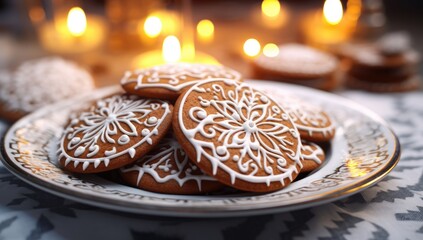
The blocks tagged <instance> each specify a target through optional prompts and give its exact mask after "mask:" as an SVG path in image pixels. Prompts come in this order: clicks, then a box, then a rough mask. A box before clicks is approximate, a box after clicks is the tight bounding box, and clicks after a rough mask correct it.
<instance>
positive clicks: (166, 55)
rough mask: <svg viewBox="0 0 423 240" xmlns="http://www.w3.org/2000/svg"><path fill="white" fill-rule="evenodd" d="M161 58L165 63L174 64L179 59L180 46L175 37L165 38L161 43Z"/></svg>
mask: <svg viewBox="0 0 423 240" xmlns="http://www.w3.org/2000/svg"><path fill="white" fill-rule="evenodd" d="M162 56H163V59H164V60H165V62H166V63H174V62H177V61H179V60H180V59H181V44H180V43H179V40H178V38H177V37H175V36H167V37H166V38H165V40H164V41H163V49H162Z"/></svg>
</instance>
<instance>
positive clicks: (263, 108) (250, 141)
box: [184, 83, 301, 184]
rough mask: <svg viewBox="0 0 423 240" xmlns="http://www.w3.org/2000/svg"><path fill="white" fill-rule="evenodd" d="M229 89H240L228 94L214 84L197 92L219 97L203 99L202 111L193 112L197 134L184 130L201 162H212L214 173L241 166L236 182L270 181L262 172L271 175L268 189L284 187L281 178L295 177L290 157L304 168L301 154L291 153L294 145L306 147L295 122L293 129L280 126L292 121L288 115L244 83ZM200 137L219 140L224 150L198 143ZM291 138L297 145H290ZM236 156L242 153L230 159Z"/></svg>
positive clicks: (194, 108) (234, 174)
mask: <svg viewBox="0 0 423 240" xmlns="http://www.w3.org/2000/svg"><path fill="white" fill-rule="evenodd" d="M229 84H234V85H235V86H236V87H235V90H229V91H227V93H226V92H225V89H224V88H223V87H222V86H220V85H218V84H212V89H207V88H202V87H196V88H195V91H197V92H210V91H212V92H213V94H214V97H213V99H210V100H208V99H204V98H203V97H201V96H200V97H199V101H200V105H201V107H193V108H191V109H190V110H189V118H190V119H191V120H192V121H194V122H195V123H196V124H197V126H196V127H195V128H192V129H186V128H185V127H184V128H185V132H186V133H187V135H188V138H189V139H190V141H191V143H193V146H194V147H195V149H196V152H197V161H199V160H200V157H198V156H205V157H206V158H207V159H208V160H210V162H211V163H212V166H213V174H216V172H217V168H218V167H219V166H220V167H221V168H222V169H226V168H225V166H223V165H224V164H225V162H227V161H234V162H236V164H237V168H238V169H239V170H240V171H239V172H240V173H236V172H235V173H233V172H230V175H231V181H232V183H234V182H235V178H236V177H238V178H241V179H242V178H243V177H244V176H256V177H265V176H258V175H257V173H258V171H259V170H260V169H262V170H264V172H265V173H266V174H267V175H268V176H271V177H266V178H265V179H266V180H264V181H265V182H266V183H267V184H270V182H271V181H281V182H283V180H284V179H283V177H281V174H282V175H284V174H286V176H288V177H290V176H291V175H292V172H293V171H296V170H294V169H293V166H290V165H289V164H288V161H287V158H289V159H291V160H293V161H294V162H296V163H297V164H299V165H301V163H300V160H299V150H298V149H296V151H295V150H292V147H293V146H294V145H295V144H297V145H298V146H300V145H301V144H300V143H299V136H298V133H297V131H296V129H295V127H294V126H293V124H292V122H291V127H288V126H286V125H284V124H281V123H283V122H288V121H289V122H290V120H289V116H288V115H287V114H286V113H285V112H283V111H282V110H281V109H280V108H279V107H278V106H277V105H274V104H272V101H271V100H270V99H269V98H267V97H266V96H265V95H263V94H261V93H260V92H257V91H254V90H252V89H251V88H250V87H247V86H246V85H244V84H238V83H229ZM205 108H207V110H208V111H206V110H205ZM198 134H199V135H200V136H201V137H204V138H209V139H211V138H215V137H216V136H218V144H219V146H217V147H215V146H216V143H212V142H207V141H202V140H200V139H197V138H196V136H198ZM289 136H291V137H292V138H291V139H295V140H294V141H291V140H290V139H289ZM295 142H296V143H295ZM210 151H211V153H210ZM234 151H236V152H237V154H231V153H233V152H234ZM274 166H276V169H277V170H278V171H275V169H274ZM294 167H295V166H294Z"/></svg>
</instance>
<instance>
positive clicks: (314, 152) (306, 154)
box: [301, 141, 326, 172]
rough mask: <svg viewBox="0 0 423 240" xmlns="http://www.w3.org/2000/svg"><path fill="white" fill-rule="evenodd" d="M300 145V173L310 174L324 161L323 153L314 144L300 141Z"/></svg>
mask: <svg viewBox="0 0 423 240" xmlns="http://www.w3.org/2000/svg"><path fill="white" fill-rule="evenodd" d="M301 143H302V146H301V158H302V160H303V168H302V169H301V172H311V171H313V170H315V169H316V168H318V167H319V166H320V165H321V164H322V163H323V162H324V161H325V159H326V156H325V152H324V151H323V149H322V148H321V147H320V146H319V145H317V144H315V143H312V142H308V141H302V142H301Z"/></svg>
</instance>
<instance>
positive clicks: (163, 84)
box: [121, 63, 242, 100]
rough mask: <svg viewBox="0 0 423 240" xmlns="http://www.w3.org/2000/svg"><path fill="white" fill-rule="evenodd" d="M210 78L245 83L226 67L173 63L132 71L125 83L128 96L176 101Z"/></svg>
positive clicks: (123, 81)
mask: <svg viewBox="0 0 423 240" xmlns="http://www.w3.org/2000/svg"><path fill="white" fill-rule="evenodd" d="M210 78H226V79H232V80H235V81H241V80H242V78H241V74H240V73H238V72H236V71H234V70H232V69H229V68H227V67H224V66H218V65H206V64H194V63H173V64H165V65H160V66H155V67H151V68H145V69H138V70H135V71H132V72H131V71H128V72H126V73H125V75H124V76H123V78H122V80H121V85H122V87H123V89H125V91H126V92H128V93H131V94H136V95H139V96H143V97H149V98H160V99H167V100H176V99H177V98H178V96H179V95H180V94H181V93H182V92H183V91H184V90H186V89H188V88H189V87H191V86H192V85H194V84H195V83H197V82H199V81H201V80H205V79H210Z"/></svg>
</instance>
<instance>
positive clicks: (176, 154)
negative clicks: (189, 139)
mask: <svg viewBox="0 0 423 240" xmlns="http://www.w3.org/2000/svg"><path fill="white" fill-rule="evenodd" d="M120 173H121V176H122V178H123V180H124V181H125V182H127V183H128V184H130V185H132V186H135V187H137V188H140V189H143V190H147V191H152V192H159V193H170V194H199V193H207V192H212V191H214V190H217V189H220V188H222V187H223V185H222V184H221V183H219V182H218V181H217V180H216V179H214V178H213V177H210V176H208V175H206V174H205V173H203V171H201V170H200V169H199V168H198V167H197V166H196V165H195V164H193V163H192V162H191V161H190V160H189V159H188V156H187V154H186V153H185V151H184V150H183V149H182V147H181V145H180V144H179V143H178V141H177V140H176V139H175V137H174V136H173V134H168V135H167V136H166V137H165V138H164V139H162V140H161V142H160V143H159V144H158V145H157V146H156V148H155V149H154V150H152V151H150V152H149V153H148V154H147V155H145V156H143V157H141V158H140V159H139V160H137V162H136V163H135V164H133V165H130V166H125V167H123V168H121V169H120Z"/></svg>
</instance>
